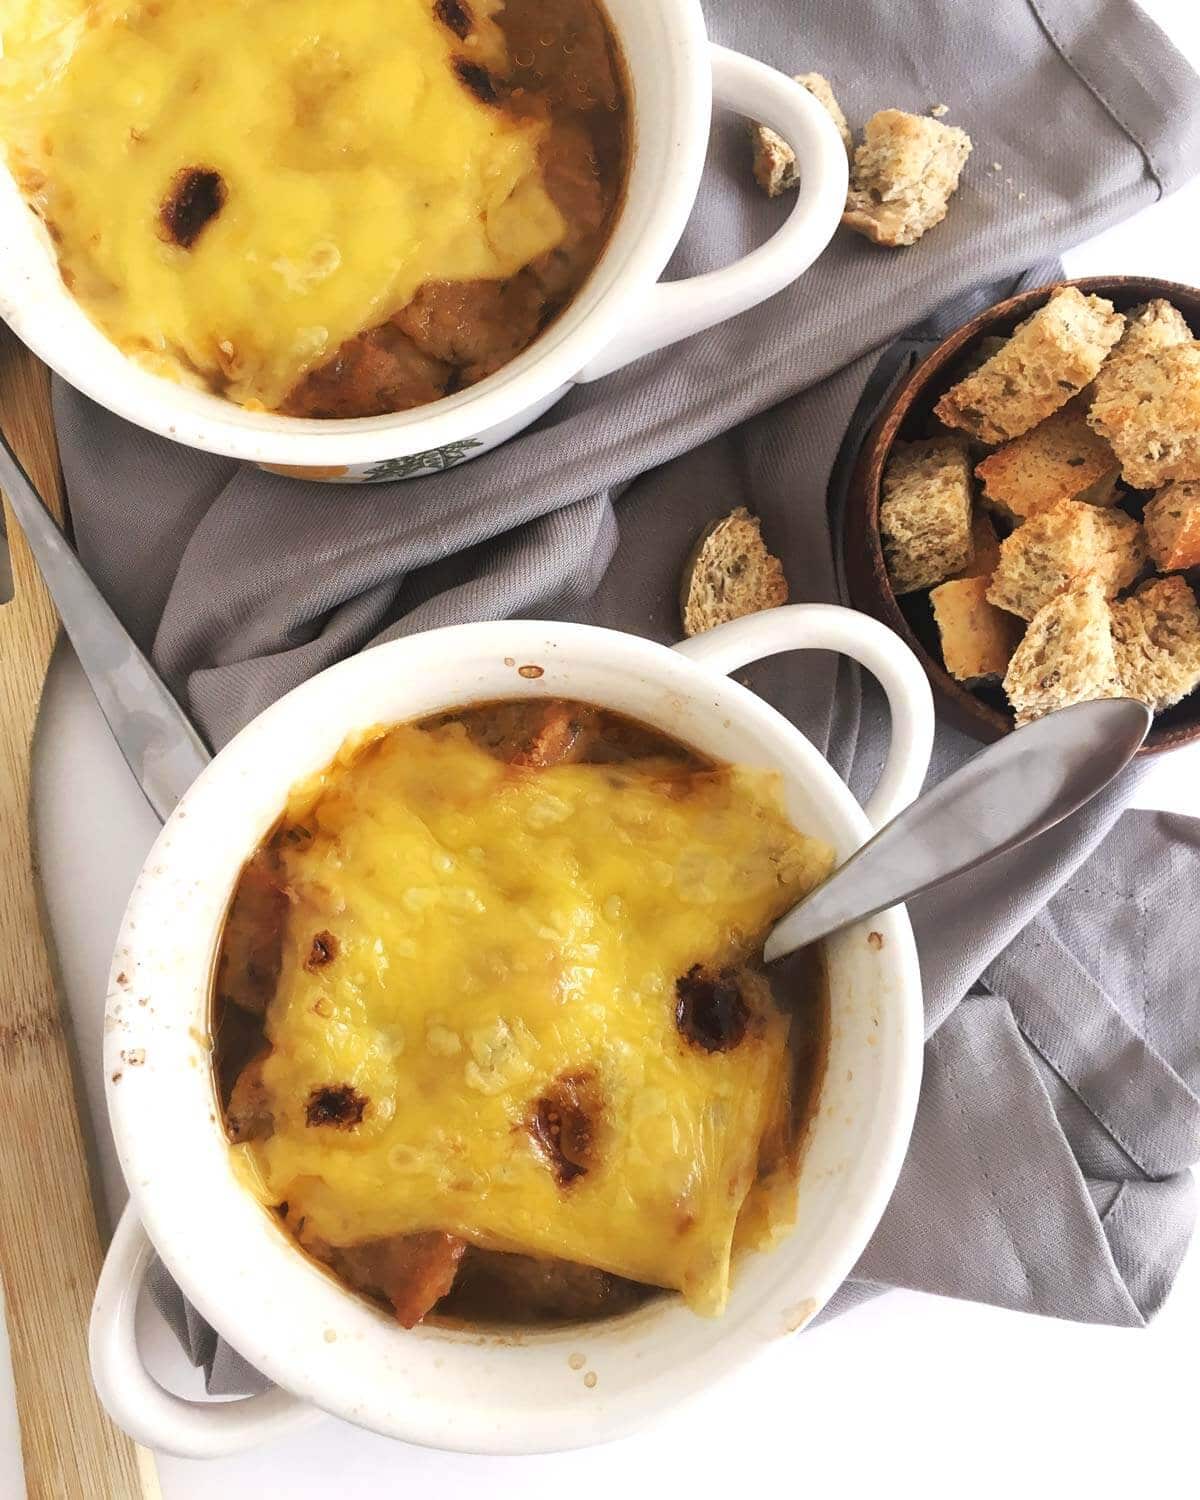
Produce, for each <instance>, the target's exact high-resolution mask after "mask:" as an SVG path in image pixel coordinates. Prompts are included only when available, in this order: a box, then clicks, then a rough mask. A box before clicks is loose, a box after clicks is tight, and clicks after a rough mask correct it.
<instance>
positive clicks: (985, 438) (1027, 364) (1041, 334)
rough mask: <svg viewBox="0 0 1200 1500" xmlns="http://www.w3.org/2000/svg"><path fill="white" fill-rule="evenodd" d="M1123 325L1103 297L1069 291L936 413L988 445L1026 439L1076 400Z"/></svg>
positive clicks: (1030, 320) (1043, 310)
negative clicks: (1035, 429)
mask: <svg viewBox="0 0 1200 1500" xmlns="http://www.w3.org/2000/svg"><path fill="white" fill-rule="evenodd" d="M1124 326H1125V319H1124V318H1123V317H1122V316H1121V314H1120V313H1118V312H1115V311H1114V310H1113V305H1112V303H1111V302H1109V301H1107V300H1106V299H1105V298H1103V297H1085V296H1084V295H1083V293H1082V292H1081V291H1080V290H1079V288H1078V287H1074V286H1063V287H1059V288H1058V290H1057V291H1056V292H1055V293H1054V294H1053V296H1051V297H1050V299H1049V301H1048V302H1046V304H1045V305H1044V306H1043V307H1039V308H1038V310H1037V312H1035V313H1033V314H1032V315H1031V316H1030V317H1028V318H1026V319H1025V321H1024V322H1023V323H1020V324H1018V325H1017V327H1016V328H1015V329H1014V330H1013V333H1012V336H1011V337H1010V338H1009V339H1008V340H1007V341H1006V343H1005V344H1004V346H1003V348H1001V349H1000V350H998V351H997V353H995V354H993V355H992V357H991V359H989V360H987V361H986V362H985V363H984V364H983V365H982V366H981V367H980V368H979V369H978V370H976V371H974V373H973V374H970V375H968V376H966V378H965V379H963V380H960V381H959V382H958V384H957V385H955V386H952V387H951V388H950V390H948V391H947V392H946V394H945V395H944V396H943V397H942V398H941V400H940V401H939V402H938V404H937V406H936V407H935V408H934V409H935V411H936V413H937V415H938V416H939V417H940V418H941V419H942V421H943V422H945V424H946V426H947V427H957V428H961V429H962V430H963V431H964V432H969V433H970V434H971V436H972V437H976V438H978V439H979V440H980V441H981V442H984V443H1006V442H1008V441H1009V440H1010V439H1011V438H1015V437H1020V436H1021V434H1022V433H1023V432H1028V431H1029V429H1030V428H1031V427H1036V426H1037V424H1038V423H1039V422H1044V421H1045V420H1046V418H1047V417H1048V416H1051V415H1052V414H1053V413H1054V412H1056V411H1057V410H1058V409H1059V407H1060V406H1065V405H1066V403H1067V402H1068V401H1069V400H1070V399H1071V398H1072V397H1073V396H1077V395H1078V394H1079V392H1080V391H1081V390H1083V388H1084V386H1086V385H1088V384H1089V383H1090V382H1091V381H1092V380H1093V379H1094V378H1095V375H1096V372H1097V370H1099V368H1100V366H1101V364H1102V363H1103V362H1104V357H1105V355H1106V354H1107V353H1108V351H1109V350H1110V349H1111V348H1112V346H1113V345H1114V344H1115V343H1116V342H1117V340H1118V339H1119V338H1120V337H1121V331H1122V329H1123V328H1124Z"/></svg>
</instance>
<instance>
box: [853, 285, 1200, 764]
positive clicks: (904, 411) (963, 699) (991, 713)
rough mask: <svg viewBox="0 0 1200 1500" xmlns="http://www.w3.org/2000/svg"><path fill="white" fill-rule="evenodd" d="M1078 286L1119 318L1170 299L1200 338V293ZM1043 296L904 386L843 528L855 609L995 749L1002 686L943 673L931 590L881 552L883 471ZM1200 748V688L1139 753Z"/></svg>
mask: <svg viewBox="0 0 1200 1500" xmlns="http://www.w3.org/2000/svg"><path fill="white" fill-rule="evenodd" d="M1061 285H1066V286H1077V287H1078V288H1079V289H1080V291H1081V292H1085V293H1095V294H1097V295H1099V296H1101V297H1107V298H1108V299H1109V300H1110V301H1111V302H1112V303H1113V304H1114V306H1115V307H1116V308H1117V310H1118V311H1119V312H1125V311H1127V310H1128V309H1129V308H1131V307H1135V306H1136V305H1137V304H1138V303H1140V302H1149V301H1151V300H1152V299H1153V298H1155V297H1165V298H1166V300H1167V301H1168V302H1170V303H1172V304H1173V305H1174V306H1175V307H1177V308H1178V309H1179V311H1180V312H1181V313H1182V314H1183V316H1184V317H1185V318H1186V319H1187V321H1188V323H1189V324H1190V325H1191V329H1192V332H1193V334H1195V335H1196V336H1197V337H1198V338H1200V288H1197V287H1192V286H1182V285H1180V284H1179V283H1178V282H1174V281H1158V280H1155V279H1154V278H1153V277H1149V276H1084V277H1081V278H1080V279H1079V280H1077V281H1068V282H1065V283H1064V282H1058V283H1055V286H1061ZM1055 286H1042V287H1035V288H1033V289H1032V290H1031V291H1028V292H1021V293H1020V294H1019V295H1018V296H1016V297H1009V298H1008V300H1007V301H1005V302H998V303H997V304H996V305H995V307H991V308H989V309H988V310H987V311H986V312H982V313H980V314H979V315H978V317H975V318H972V319H971V321H970V322H969V323H964V324H963V326H962V327H961V328H959V329H956V330H955V332H954V333H952V334H950V335H949V337H947V338H945V339H943V340H942V342H941V343H940V344H939V345H938V346H937V348H936V349H935V350H934V351H933V352H932V353H931V354H930V355H928V356H927V357H926V358H925V359H924V360H922V361H921V363H920V364H919V365H918V366H917V367H916V368H915V369H914V370H913V371H912V372H911V374H909V375H908V376H906V377H905V378H904V379H903V380H901V381H900V383H899V385H898V386H897V387H896V389H895V390H894V391H893V393H892V395H891V396H890V397H889V398H888V401H887V404H886V405H885V406H884V408H883V410H882V411H881V412H880V414H879V416H878V418H877V419H876V421H875V423H874V425H873V426H872V428H871V431H870V432H869V433H868V435H867V437H866V440H865V441H864V443H863V446H862V449H861V451H860V453H859V456H858V460H857V463H856V464H855V468H854V472H853V475H852V477H851V480H850V489H849V492H848V495H847V508H846V517H845V527H844V548H845V564H846V581H847V584H848V585H849V590H850V602H851V603H852V604H853V605H854V607H855V608H856V609H861V610H863V611H865V613H867V614H869V615H874V616H875V618H876V619H877V620H882V621H883V623H884V624H885V625H889V626H890V627H891V628H892V629H893V630H894V631H895V632H896V633H897V635H899V636H901V637H902V638H903V639H904V640H905V641H906V642H907V643H908V645H909V646H911V647H912V649H913V650H914V651H915V652H916V654H917V656H918V657H919V658H920V660H921V663H922V665H923V666H924V668H925V671H926V673H927V674H928V676H929V681H930V684H931V685H932V687H933V692H934V697H935V698H936V700H937V703H938V708H939V710H940V711H941V712H942V713H943V715H944V716H945V718H946V719H947V720H948V721H949V722H950V723H952V724H954V725H955V726H956V727H957V728H958V729H961V730H963V731H964V733H966V734H969V735H971V736H973V737H974V738H975V739H977V740H982V741H984V742H985V743H989V744H990V743H991V742H992V741H993V740H998V739H999V738H1000V736H1001V735H1004V734H1007V733H1008V732H1009V731H1010V730H1011V729H1012V728H1013V717H1012V711H1011V710H1010V709H1009V707H1008V702H1007V699H1006V698H1005V696H1004V693H1003V690H1002V689H1001V688H1000V687H999V686H998V685H996V686H985V687H982V688H977V689H972V688H967V687H964V686H963V684H962V683H961V682H957V681H956V680H955V679H954V678H953V677H951V675H950V674H949V672H947V671H946V669H945V667H944V666H943V665H942V658H941V653H940V651H939V648H938V636H937V628H936V626H935V625H934V622H933V609H932V607H931V605H930V603H929V595H928V592H927V591H918V592H917V593H914V594H905V595H903V596H901V597H900V598H897V596H896V595H895V594H894V593H893V592H892V586H891V582H890V580H889V579H888V574H887V567H886V565H885V564H884V560H883V544H882V542H881V540H880V536H879V494H880V484H881V481H882V478H883V471H884V467H885V465H886V464H887V460H888V456H889V455H890V453H891V451H892V445H893V443H895V442H896V441H897V440H898V439H899V440H904V441H908V440H911V439H914V438H921V437H929V436H931V435H932V433H933V432H934V431H936V430H939V429H938V428H937V427H936V425H935V424H936V418H935V417H934V415H933V408H934V405H935V403H936V402H937V400H938V398H939V397H940V396H941V395H942V394H943V393H944V392H945V391H947V390H948V389H949V388H950V387H951V386H952V385H954V384H955V382H956V381H957V380H958V379H960V378H961V372H962V369H963V366H964V365H965V364H966V363H967V361H968V359H969V357H970V355H971V353H972V352H973V350H974V349H975V347H976V346H977V345H978V343H979V342H980V340H981V339H985V338H987V337H989V336H990V335H993V334H1009V333H1011V332H1012V330H1013V328H1014V327H1015V326H1016V325H1017V324H1018V323H1019V322H1020V321H1021V320H1022V319H1023V318H1027V317H1028V316H1029V314H1030V313H1032V312H1033V311H1035V309H1037V308H1038V307H1040V306H1041V305H1042V303H1044V302H1045V301H1046V300H1047V298H1048V297H1049V295H1050V293H1051V292H1052V291H1054V290H1055ZM1193 740H1200V689H1198V690H1197V691H1196V692H1194V693H1193V694H1192V695H1191V696H1190V697H1188V698H1185V699H1184V700H1183V702H1182V703H1177V704H1176V705H1175V706H1174V708H1169V709H1167V710H1165V712H1163V713H1161V714H1158V715H1157V716H1156V717H1155V720H1154V724H1153V727H1152V728H1151V730H1150V733H1149V735H1148V736H1147V737H1146V743H1145V744H1144V745H1143V746H1142V749H1141V751H1140V752H1139V754H1142V755H1153V754H1155V753H1157V752H1158V751H1162V750H1174V749H1176V748H1178V747H1179V746H1180V745H1186V744H1189V743H1190V742H1191V741H1193Z"/></svg>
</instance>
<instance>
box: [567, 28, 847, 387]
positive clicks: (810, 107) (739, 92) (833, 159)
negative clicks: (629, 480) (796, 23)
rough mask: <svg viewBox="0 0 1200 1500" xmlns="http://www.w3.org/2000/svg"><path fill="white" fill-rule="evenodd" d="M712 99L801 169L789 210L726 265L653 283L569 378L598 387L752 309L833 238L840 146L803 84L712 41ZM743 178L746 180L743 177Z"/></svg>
mask: <svg viewBox="0 0 1200 1500" xmlns="http://www.w3.org/2000/svg"><path fill="white" fill-rule="evenodd" d="M709 45H710V50H711V53H712V73H713V99H714V101H715V102H716V103H718V104H724V105H725V106H727V107H728V108H729V109H732V110H735V111H736V112H737V113H738V114H740V115H745V116H746V117H747V118H748V119H751V120H761V121H762V123H763V124H764V125H769V126H770V127H771V129H772V130H775V131H777V132H778V133H779V134H780V135H781V136H782V137H783V138H784V140H785V141H787V143H788V145H789V146H791V147H792V149H793V150H794V151H795V153H796V158H797V160H798V162H799V163H800V167H801V178H800V186H799V188H798V189H797V191H796V199H795V203H794V204H793V206H792V211H791V213H789V214H788V216H787V219H786V220H785V222H784V224H783V226H782V227H781V228H780V229H778V230H776V232H775V233H774V234H773V235H772V236H771V238H770V239H769V240H768V241H767V242H766V244H765V245H760V246H759V247H758V248H757V249H756V250H752V251H751V252H750V254H749V255H744V256H743V257H742V258H741V260H738V261H735V262H734V263H733V265H731V266H726V267H724V268H723V269H722V270H720V271H709V272H707V273H706V274H704V275H703V276H690V277H688V278H687V279H686V280H684V281H660V282H659V283H658V285H657V286H655V288H654V289H653V291H652V292H651V293H650V296H649V299H648V300H647V301H646V302H645V303H644V304H642V305H641V306H639V307H637V308H636V309H635V310H634V313H633V315H632V316H631V317H630V318H629V319H628V320H627V323H626V327H625V330H624V332H622V333H620V334H618V336H617V337H616V338H615V339H614V340H613V342H612V343H611V344H608V345H606V346H605V347H604V348H603V349H602V350H601V351H600V353H599V354H598V355H597V356H596V357H595V359H593V360H592V361H591V362H590V364H587V365H585V366H584V367H583V369H582V370H581V371H580V372H579V374H578V375H577V376H576V377H575V378H576V380H597V379H599V377H600V376H601V375H608V374H610V373H611V372H612V371H613V370H618V369H620V368H621V366H622V365H627V364H629V363H630V361H631V360H635V359H640V358H641V357H642V355H643V354H650V353H652V352H653V351H654V350H655V349H662V348H663V347H664V346H665V345H667V344H674V343H676V342H677V341H678V340H679V339H685V338H688V337H689V336H690V335H691V334H693V333H700V332H701V331H702V330H703V329H705V328H711V327H712V326H713V325H714V324H715V323H723V322H724V321H725V320H726V318H732V317H733V316H734V315H735V314H736V313H740V312H745V311H746V309H747V308H749V307H757V305H758V304H759V303H760V302H765V301H766V299H767V298H768V297H773V296H774V295H775V293H776V292H780V291H782V290H783V288H784V287H785V286H788V285H789V284H790V283H791V282H793V281H795V279H796V277H797V276H799V275H800V273H801V272H802V271H805V270H807V269H808V267H809V266H810V265H811V264H812V263H813V261H814V260H816V258H817V256H818V255H820V253H821V251H822V250H824V248H825V246H826V245H827V244H828V243H829V241H830V240H831V239H832V238H833V232H834V230H835V229H836V228H837V226H838V222H839V220H840V219H841V215H842V210H843V208H845V206H846V183H847V177H848V167H847V162H846V148H845V146H844V145H843V144H842V138H841V136H840V135H838V133H837V129H836V127H835V126H834V123H833V121H832V120H831V119H830V118H829V115H828V114H827V113H826V111H825V109H824V108H823V106H822V105H820V104H818V103H817V101H816V100H815V99H814V98H813V96H812V95H811V94H810V93H809V92H808V90H807V89H806V88H804V86H803V85H802V84H799V83H796V82H795V81H794V80H793V79H791V78H789V77H788V76H787V75H786V74H785V73H780V72H778V71H777V69H775V68H769V67H768V66H767V65H766V63H761V62H756V61H755V59H754V58H751V57H744V56H743V55H742V54H741V53H740V52H731V51H729V49H728V48H727V47H718V46H717V45H716V44H715V43H710V44H709ZM747 177H749V173H747Z"/></svg>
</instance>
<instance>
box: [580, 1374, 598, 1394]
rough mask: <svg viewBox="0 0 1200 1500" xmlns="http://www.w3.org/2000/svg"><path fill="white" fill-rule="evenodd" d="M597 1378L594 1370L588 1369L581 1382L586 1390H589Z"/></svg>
mask: <svg viewBox="0 0 1200 1500" xmlns="http://www.w3.org/2000/svg"><path fill="white" fill-rule="evenodd" d="M599 1378H600V1377H599V1376H598V1375H597V1374H596V1372H595V1370H589V1371H588V1372H587V1374H586V1375H585V1376H584V1377H583V1383H584V1385H586V1386H587V1388H588V1390H589V1391H590V1390H592V1389H593V1388H594V1387H595V1384H596V1381H597V1380H598V1379H599Z"/></svg>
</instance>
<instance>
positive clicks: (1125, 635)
mask: <svg viewBox="0 0 1200 1500" xmlns="http://www.w3.org/2000/svg"><path fill="white" fill-rule="evenodd" d="M1109 613H1110V615H1111V617H1112V633H1113V644H1114V647H1115V649H1116V653H1117V669H1118V671H1119V672H1120V674H1121V681H1122V683H1123V684H1124V686H1125V691H1126V692H1127V693H1128V695H1129V696H1130V697H1131V698H1140V699H1141V700H1142V702H1143V703H1146V704H1148V705H1149V706H1150V707H1151V708H1152V709H1153V710H1154V712H1155V713H1159V712H1161V711H1162V709H1164V708H1170V707H1171V705H1172V704H1173V703H1178V702H1179V700H1180V699H1181V698H1186V697H1187V695H1188V694H1189V693H1190V692H1193V691H1194V690H1195V688H1196V687H1197V685H1200V608H1198V607H1197V605H1196V596H1195V595H1194V594H1193V593H1192V591H1191V589H1190V588H1189V587H1188V585H1187V584H1186V583H1185V582H1184V580H1183V579H1182V578H1179V577H1178V576H1176V577H1172V578H1152V579H1151V580H1150V582H1149V583H1144V584H1143V585H1142V587H1141V588H1140V589H1138V591H1137V593H1136V594H1133V595H1131V596H1130V597H1129V598H1128V599H1118V600H1117V601H1116V602H1115V603H1114V604H1112V605H1111V606H1110V609H1109Z"/></svg>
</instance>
